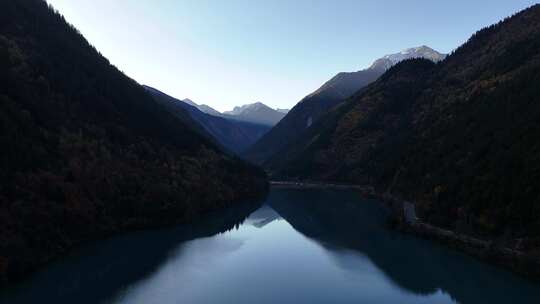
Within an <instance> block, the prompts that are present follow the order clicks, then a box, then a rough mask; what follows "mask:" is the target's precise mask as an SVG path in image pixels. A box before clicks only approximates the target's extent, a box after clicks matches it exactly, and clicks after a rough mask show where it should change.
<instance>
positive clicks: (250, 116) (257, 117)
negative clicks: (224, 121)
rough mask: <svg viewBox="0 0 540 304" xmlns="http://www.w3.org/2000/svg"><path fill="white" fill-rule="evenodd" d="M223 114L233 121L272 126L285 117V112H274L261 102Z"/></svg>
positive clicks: (235, 108) (238, 107)
mask: <svg viewBox="0 0 540 304" xmlns="http://www.w3.org/2000/svg"><path fill="white" fill-rule="evenodd" d="M223 114H224V115H226V116H228V117H230V118H233V119H238V120H244V121H249V122H253V123H260V124H265V125H271V126H273V125H275V124H277V123H278V122H279V121H280V120H281V119H282V118H283V117H284V116H285V114H286V112H281V111H277V110H274V109H272V108H270V107H269V106H267V105H265V104H264V103H262V102H254V103H250V104H245V105H242V106H237V107H234V109H232V110H231V111H226V112H223Z"/></svg>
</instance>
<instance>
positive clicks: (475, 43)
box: [267, 5, 540, 248]
mask: <svg viewBox="0 0 540 304" xmlns="http://www.w3.org/2000/svg"><path fill="white" fill-rule="evenodd" d="M539 96H540V5H535V6H533V7H531V8H529V9H527V10H525V11H522V12H520V13H518V14H516V15H515V16H513V17H511V18H508V19H506V20H504V21H502V22H500V23H498V24H495V25H493V26H490V27H489V28H486V29H483V30H481V31H479V32H477V33H476V34H474V35H473V36H472V37H471V38H470V40H469V41H468V42H467V43H465V44H464V45H463V46H461V47H460V48H458V49H457V50H456V51H455V52H454V53H453V54H451V55H450V56H449V57H448V58H447V59H446V60H444V61H443V62H441V63H439V64H433V63H431V62H429V61H426V60H418V59H416V60H409V61H406V62H402V63H401V64H398V65H397V66H395V67H394V68H392V69H390V70H389V71H388V72H387V73H385V75H383V76H382V77H381V78H380V79H379V80H378V81H377V82H375V83H374V84H372V85H370V86H369V87H367V88H366V89H365V90H364V91H363V92H360V93H358V94H356V95H355V96H353V97H351V98H350V99H349V100H347V101H346V102H345V103H344V104H342V105H341V106H340V107H338V108H336V109H334V110H333V111H331V112H330V113H328V114H327V115H325V116H324V117H323V118H321V119H320V120H319V121H318V123H317V125H316V126H314V127H313V128H311V130H309V132H308V134H304V136H303V137H302V138H301V139H299V140H298V141H297V142H295V143H293V144H291V145H289V147H288V148H287V149H286V152H285V153H283V155H278V156H277V157H275V158H273V159H271V160H270V161H268V162H267V165H268V167H269V168H271V169H272V170H273V172H274V174H275V175H276V176H280V177H287V178H299V179H318V180H332V181H341V182H347V183H359V184H371V185H375V186H376V187H377V188H378V189H379V190H380V191H382V192H390V193H392V194H394V195H396V196H400V197H402V198H404V199H407V200H411V201H414V202H415V203H416V206H417V208H418V210H419V212H420V215H421V216H422V217H423V218H424V219H426V220H427V221H429V222H431V223H434V224H437V225H440V226H444V227H449V228H455V229H463V230H464V231H468V232H469V233H474V234H481V235H486V236H505V238H507V239H511V240H515V241H516V242H518V240H520V239H521V241H519V242H520V244H521V245H520V246H522V247H527V246H532V247H536V248H540V242H539V240H540V239H539V237H540V178H539V177H540V103H538V97H539ZM524 237H526V239H522V238H524ZM524 240H525V241H524ZM535 242H537V243H535ZM534 244H535V245H534Z"/></svg>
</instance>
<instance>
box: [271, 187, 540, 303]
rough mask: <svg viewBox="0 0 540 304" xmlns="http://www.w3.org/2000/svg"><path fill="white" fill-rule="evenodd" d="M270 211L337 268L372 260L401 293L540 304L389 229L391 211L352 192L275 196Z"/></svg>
mask: <svg viewBox="0 0 540 304" xmlns="http://www.w3.org/2000/svg"><path fill="white" fill-rule="evenodd" d="M268 202H269V204H270V206H271V207H272V208H273V209H275V210H276V211H277V213H279V215H280V216H282V217H283V218H284V219H285V220H286V221H287V222H289V224H291V226H292V227H293V228H294V229H295V230H297V231H298V232H300V233H302V234H303V235H305V236H306V237H308V238H310V239H312V240H314V241H316V242H317V243H318V244H319V245H320V246H321V247H323V248H324V249H325V250H326V251H327V253H328V254H329V255H330V256H331V257H332V259H333V260H334V261H335V263H336V265H337V266H338V267H341V268H343V269H344V270H345V271H354V269H355V266H354V263H355V259H349V258H347V257H348V255H347V254H346V252H348V251H349V252H350V251H354V252H359V253H362V254H364V255H365V256H367V257H368V258H369V259H370V260H371V261H372V262H373V263H374V264H375V265H376V266H377V267H378V268H379V269H380V270H381V271H383V272H384V273H385V274H386V276H387V277H388V278H389V279H390V280H391V281H392V282H393V283H394V284H395V285H397V286H398V287H400V288H402V289H404V290H406V291H409V292H412V293H414V294H417V295H431V294H434V293H436V292H438V291H439V290H441V291H443V292H445V293H447V294H449V295H450V296H451V297H452V298H453V299H454V300H455V301H457V302H459V303H540V287H539V286H538V285H536V284H534V283H532V282H529V281H527V280H525V279H522V278H519V277H516V276H514V275H512V274H510V273H508V272H506V271H503V270H500V269H498V268H494V267H492V266H490V265H487V264H484V263H480V262H478V261H477V260H475V259H473V258H470V257H468V256H465V255H463V254H461V253H458V252H454V251H451V250H448V249H447V248H445V247H442V246H439V245H437V244H434V243H431V242H428V241H424V240H420V239H417V238H415V237H412V236H408V235H403V234H400V233H397V232H395V231H391V230H388V229H386V228H385V226H386V225H385V222H386V219H387V215H388V214H387V211H386V210H385V208H384V207H383V206H382V205H381V204H379V203H377V202H374V201H369V200H365V199H362V198H361V197H360V196H359V195H357V194H355V193H353V192H352V191H351V192H349V191H345V192H344V191H331V190H317V191H313V190H308V191H306V190H286V189H279V190H274V191H272V192H271V195H270V197H269V199H268Z"/></svg>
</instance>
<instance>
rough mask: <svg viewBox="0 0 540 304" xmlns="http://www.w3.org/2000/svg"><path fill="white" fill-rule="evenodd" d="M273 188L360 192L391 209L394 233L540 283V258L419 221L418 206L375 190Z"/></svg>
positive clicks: (300, 186)
mask: <svg viewBox="0 0 540 304" xmlns="http://www.w3.org/2000/svg"><path fill="white" fill-rule="evenodd" d="M270 186H273V187H282V188H292V189H314V188H324V189H342V190H345V189H353V190H358V191H360V193H361V194H362V195H364V196H366V197H367V198H374V199H377V200H380V201H381V202H382V203H384V204H385V205H386V206H387V207H389V208H390V210H391V216H390V222H391V223H392V225H391V226H392V229H395V230H398V231H400V232H403V233H408V234H412V235H415V236H417V237H420V238H423V239H428V240H431V241H436V242H438V243H440V244H443V245H444V246H447V247H449V248H452V249H455V250H458V251H461V252H463V253H465V254H467V255H469V256H472V257H474V258H476V259H478V260H480V261H483V262H486V263H489V264H492V265H495V266H498V267H501V268H504V269H506V270H509V271H511V272H513V273H515V274H518V275H520V276H522V277H525V278H528V279H531V280H534V281H540V258H538V257H532V256H530V255H527V253H525V252H523V251H519V250H516V249H513V248H509V247H503V246H498V245H497V244H496V243H495V242H494V241H493V240H483V239H479V238H475V237H472V236H469V235H466V234H460V233H457V232H455V231H453V230H448V229H443V228H440V227H437V226H433V225H431V224H428V223H425V222H423V221H422V220H421V219H419V218H418V217H416V212H415V208H414V203H411V202H407V201H404V200H400V199H398V198H396V197H394V196H392V195H391V194H388V193H384V194H383V193H378V192H377V191H375V188H374V187H372V186H361V185H350V184H338V183H324V182H314V181H307V182H292V181H270Z"/></svg>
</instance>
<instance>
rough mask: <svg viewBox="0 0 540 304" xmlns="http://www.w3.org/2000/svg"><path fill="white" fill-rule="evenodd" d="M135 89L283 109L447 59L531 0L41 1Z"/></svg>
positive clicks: (221, 105) (221, 104) (216, 103)
mask: <svg viewBox="0 0 540 304" xmlns="http://www.w3.org/2000/svg"><path fill="white" fill-rule="evenodd" d="M48 2H49V3H50V4H52V5H53V6H54V7H55V8H56V9H58V10H59V11H60V12H61V13H62V14H63V15H64V16H65V17H66V19H67V20H68V21H69V22H70V23H72V24H73V25H75V26H76V27H77V28H78V29H79V30H80V31H81V32H82V33H83V35H84V36H86V38H87V39H88V40H89V41H90V43H91V44H93V45H94V46H96V48H97V49H98V50H99V51H100V52H101V53H102V54H103V55H105V56H106V57H107V58H108V59H109V60H110V61H111V62H112V63H113V64H114V65H116V66H117V67H118V68H119V69H121V70H122V71H124V72H125V73H126V74H127V75H129V76H130V77H132V78H134V79H135V80H137V81H138V82H139V83H141V84H147V85H151V86H154V87H156V88H157V89H160V90H162V91H164V92H166V93H168V94H170V95H172V96H174V97H178V98H186V97H189V98H191V99H193V100H194V101H195V102H197V103H206V104H209V105H211V106H213V107H215V108H217V109H218V110H228V109H231V108H232V107H233V106H235V105H240V104H246V103H252V102H255V101H261V102H264V103H266V104H268V105H270V106H272V107H280V108H290V107H292V106H293V105H294V104H296V103H297V102H298V101H300V99H302V97H304V96H305V95H307V94H309V93H311V92H312V91H314V90H315V89H317V88H318V87H319V86H320V85H322V84H323V83H324V82H325V81H326V80H328V79H329V78H331V77H332V76H333V75H335V74H336V73H338V72H340V71H356V70H359V69H362V68H365V67H367V66H369V65H370V64H371V62H372V61H373V60H375V59H377V58H379V57H381V56H382V55H385V54H389V53H395V52H398V51H400V50H402V49H405V48H408V47H413V46H419V45H423V44H425V45H428V46H431V47H433V48H435V49H437V50H438V51H441V52H450V51H451V50H452V49H454V48H456V47H457V46H459V45H460V44H462V43H463V42H465V41H466V40H467V39H468V38H469V37H470V35H471V34H472V33H474V32H475V31H476V30H478V29H480V28H482V27H484V26H487V25H490V24H492V23H495V22H497V21H498V20H500V19H502V18H504V17H506V16H509V15H511V14H513V13H515V12H517V11H519V10H521V9H523V8H526V7H528V6H530V5H532V4H534V3H537V2H538V1H532V0H452V1H438V0H408V1H404V0H377V1H363V0H341V1H340V0H332V1H331V0H327V1H318V0H215V1H210V0H184V1H181V0H157V1H156V0H146V1H143V0H91V1H86V0H48Z"/></svg>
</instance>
